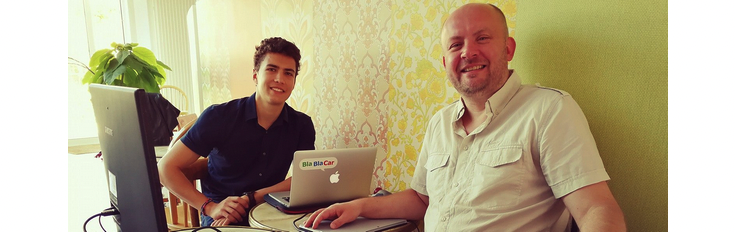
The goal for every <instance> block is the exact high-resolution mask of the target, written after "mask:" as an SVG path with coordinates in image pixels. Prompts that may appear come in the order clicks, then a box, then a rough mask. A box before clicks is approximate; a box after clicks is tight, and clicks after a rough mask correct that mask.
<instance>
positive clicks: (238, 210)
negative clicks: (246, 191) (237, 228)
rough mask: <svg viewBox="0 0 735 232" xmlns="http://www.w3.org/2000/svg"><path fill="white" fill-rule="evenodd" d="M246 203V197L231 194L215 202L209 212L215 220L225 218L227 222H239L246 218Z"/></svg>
mask: <svg viewBox="0 0 735 232" xmlns="http://www.w3.org/2000/svg"><path fill="white" fill-rule="evenodd" d="M247 205H248V199H247V197H246V198H245V199H243V198H241V197H237V196H231V197H228V198H225V199H224V200H222V201H221V202H219V203H215V204H214V207H213V208H212V210H210V212H209V214H208V215H210V216H211V217H212V218H213V219H214V220H215V222H216V221H217V220H220V219H225V220H226V221H227V224H229V223H236V222H241V221H242V220H244V219H245V218H247V211H246V210H245V209H246V207H247Z"/></svg>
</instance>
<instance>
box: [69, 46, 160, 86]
mask: <svg viewBox="0 0 735 232" xmlns="http://www.w3.org/2000/svg"><path fill="white" fill-rule="evenodd" d="M110 46H112V49H109V48H104V49H100V50H98V51H96V52H95V53H94V54H93V55H92V57H91V58H90V59H89V66H86V65H84V64H83V63H81V62H79V61H78V60H75V59H73V58H71V57H69V59H70V60H74V61H76V62H78V63H80V64H81V65H82V66H84V67H85V68H86V69H87V73H86V74H84V78H83V79H82V83H83V84H90V83H99V84H106V85H119V86H128V87H135V88H141V89H144V90H145V91H146V92H148V93H159V92H160V85H163V84H164V83H165V82H166V70H165V69H167V70H169V71H171V68H169V67H168V66H167V65H166V64H164V63H163V62H161V61H160V60H157V59H156V56H155V55H154V54H153V52H152V51H151V50H149V49H147V48H145V47H139V46H138V43H126V44H119V43H115V42H113V43H112V44H111V45H110Z"/></svg>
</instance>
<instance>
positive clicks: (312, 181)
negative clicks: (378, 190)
mask: <svg viewBox="0 0 735 232" xmlns="http://www.w3.org/2000/svg"><path fill="white" fill-rule="evenodd" d="M377 152H378V149H377V147H367V148H341V149H328V150H308V151H296V153H294V158H293V162H292V169H293V174H292V179H291V191H285V192H275V193H270V194H268V195H266V197H265V199H266V202H268V203H269V204H271V205H273V206H274V207H276V208H278V209H279V210H281V211H283V212H285V213H302V211H300V210H299V209H304V210H303V212H308V211H310V210H312V208H311V207H312V206H313V207H318V206H324V205H328V204H332V203H336V202H345V201H350V200H354V199H357V198H361V197H367V196H369V195H370V194H371V193H372V192H371V191H370V182H371V181H372V175H371V174H372V173H373V168H374V166H375V156H376V154H377Z"/></svg>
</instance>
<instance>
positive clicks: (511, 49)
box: [505, 36, 516, 61]
mask: <svg viewBox="0 0 735 232" xmlns="http://www.w3.org/2000/svg"><path fill="white" fill-rule="evenodd" d="M505 48H506V52H507V53H506V57H507V58H508V61H511V60H513V55H515V54H516V40H515V39H513V37H510V36H509V37H508V39H506V40H505Z"/></svg>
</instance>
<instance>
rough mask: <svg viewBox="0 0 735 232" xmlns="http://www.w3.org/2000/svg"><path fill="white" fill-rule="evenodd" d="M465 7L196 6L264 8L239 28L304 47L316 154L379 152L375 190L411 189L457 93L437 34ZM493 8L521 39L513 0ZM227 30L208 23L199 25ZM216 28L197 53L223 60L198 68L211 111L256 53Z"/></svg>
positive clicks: (306, 108) (450, 0)
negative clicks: (426, 140) (432, 123)
mask: <svg viewBox="0 0 735 232" xmlns="http://www.w3.org/2000/svg"><path fill="white" fill-rule="evenodd" d="M467 2H470V1H461V0H445V1H391V0H372V1H363V0H360V1H358V0H354V1H333V0H322V1H319V0H303V1H302V0H275V1H272V0H269V1H260V2H258V1H248V2H246V4H245V5H242V4H234V3H228V1H212V0H203V1H199V2H197V6H198V7H199V8H198V9H199V10H201V11H200V12H199V13H200V14H203V15H208V14H207V13H205V12H203V11H205V10H206V9H217V10H212V12H211V15H219V17H228V18H230V17H232V16H228V15H227V14H223V13H222V10H223V9H227V10H232V11H234V12H245V11H246V8H247V9H248V10H249V11H253V10H252V9H253V8H258V9H260V10H259V14H260V21H258V20H252V21H248V22H247V23H248V24H250V25H251V26H250V28H247V29H240V28H238V29H239V30H249V31H252V34H258V35H261V36H262V37H263V38H266V37H272V36H279V37H283V38H285V39H287V40H290V41H293V42H294V43H295V44H296V45H297V46H298V47H299V48H300V49H301V53H302V60H301V65H302V66H301V71H300V72H299V76H298V77H297V81H296V87H295V89H294V92H293V94H292V95H291V98H290V99H289V100H288V104H289V105H291V106H292V107H294V108H295V109H297V110H300V111H303V112H305V113H307V114H308V115H310V116H311V117H312V120H313V121H314V126H315V127H316V133H317V136H316V147H317V149H326V148H344V147H363V146H377V147H379V149H378V159H377V161H376V163H375V166H376V169H375V172H374V173H373V176H374V179H375V182H374V183H373V185H374V186H373V187H375V186H377V185H379V186H381V187H383V188H385V189H387V190H389V191H399V190H404V189H406V188H408V185H409V184H410V181H411V177H412V176H413V170H414V165H415V163H416V159H417V157H418V152H419V148H420V147H421V142H422V140H423V134H424V131H425V129H426V123H427V122H428V121H429V118H430V117H431V116H432V115H433V114H434V112H436V111H437V110H438V109H440V108H441V107H443V106H445V105H446V104H448V103H450V102H452V101H455V100H457V99H458V97H459V95H458V94H457V93H456V91H455V90H454V88H452V86H451V84H450V83H449V82H448V81H447V80H446V77H445V73H444V68H443V67H442V65H441V50H440V46H439V33H440V27H441V24H442V22H443V21H444V20H445V19H446V17H447V16H448V14H449V12H451V11H452V10H454V9H456V8H457V7H459V6H461V5H463V4H464V3H467ZM475 2H476V1H475ZM481 2H488V1H481ZM489 2H490V3H493V4H496V5H498V6H499V7H500V8H501V9H503V10H504V11H505V12H506V17H507V18H508V22H509V24H510V30H511V35H512V34H514V33H515V30H514V28H515V12H516V7H515V0H500V1H489ZM210 4H212V5H215V6H209V5H210ZM225 12H229V11H225ZM234 15H240V14H239V13H236V14H234ZM232 20H238V19H237V18H233V19H232ZM220 24H222V23H221V22H214V23H211V22H210V23H207V22H200V23H199V26H200V28H203V27H218V25H220ZM232 24H233V25H238V24H237V23H232ZM218 30H219V31H217V33H212V34H201V33H200V35H199V36H200V37H201V38H209V37H211V38H213V39H207V40H200V44H199V47H201V48H207V50H204V49H202V50H201V51H200V52H199V53H200V54H201V55H202V57H207V59H208V60H210V61H218V62H208V63H204V62H202V66H201V67H200V73H202V75H203V76H202V78H200V79H202V80H204V82H205V83H203V84H202V86H203V88H202V89H203V91H202V95H203V96H206V98H205V99H204V102H205V105H209V104H212V103H219V102H223V101H226V100H229V96H228V94H223V93H229V92H232V93H234V92H235V91H234V90H236V89H241V88H247V87H248V86H237V85H234V82H233V81H232V78H231V76H230V78H229V79H227V78H225V77H227V76H228V75H227V74H228V73H230V75H231V73H234V72H233V71H232V69H243V67H245V65H247V64H246V63H245V62H244V61H245V60H247V59H238V60H241V62H240V63H236V62H235V58H234V57H247V58H249V59H250V60H252V53H253V51H247V50H244V49H242V48H240V47H234V46H232V47H231V48H227V47H228V45H227V44H226V43H224V42H227V41H231V40H224V38H230V37H233V36H237V35H235V34H234V32H232V30H223V29H218ZM229 34H232V35H229ZM241 41H242V42H244V43H252V45H251V46H245V47H248V48H250V47H253V46H255V45H256V44H257V43H254V42H252V41H247V40H241ZM236 42H237V41H235V43H236ZM248 62H251V61H248ZM251 66H252V65H250V67H251ZM251 69H252V68H251ZM236 78H245V79H251V78H252V76H248V75H243V76H241V77H236ZM243 83H248V82H243ZM204 87H207V88H204ZM223 88H224V89H230V90H223ZM251 93H252V92H250V93H247V94H245V93H243V94H241V95H240V96H235V97H244V96H249V95H250V94H251ZM233 96H234V95H233Z"/></svg>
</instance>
